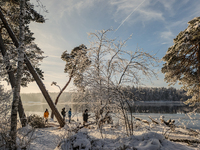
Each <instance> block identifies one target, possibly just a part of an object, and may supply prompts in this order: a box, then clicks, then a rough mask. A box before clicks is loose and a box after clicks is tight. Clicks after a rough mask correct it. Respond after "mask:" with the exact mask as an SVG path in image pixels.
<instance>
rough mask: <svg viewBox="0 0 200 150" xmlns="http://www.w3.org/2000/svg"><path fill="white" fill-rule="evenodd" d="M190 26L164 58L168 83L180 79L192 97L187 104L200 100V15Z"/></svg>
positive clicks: (163, 70)
mask: <svg viewBox="0 0 200 150" xmlns="http://www.w3.org/2000/svg"><path fill="white" fill-rule="evenodd" d="M188 24H189V26H188V27H187V28H186V29H185V30H184V31H181V32H180V33H179V34H178V35H177V37H176V38H175V39H174V45H173V46H171V47H170V48H169V49H168V51H167V53H166V55H165V56H164V57H163V60H164V61H165V62H166V63H165V64H164V66H163V67H162V73H164V74H165V81H166V82H167V83H171V84H175V83H176V82H177V81H179V84H180V85H182V88H183V89H184V90H186V91H187V95H191V96H192V98H191V99H188V100H187V101H186V104H190V105H194V104H195V103H196V102H199V101H200V96H199V91H200V17H196V18H194V19H192V20H191V21H189V22H188Z"/></svg>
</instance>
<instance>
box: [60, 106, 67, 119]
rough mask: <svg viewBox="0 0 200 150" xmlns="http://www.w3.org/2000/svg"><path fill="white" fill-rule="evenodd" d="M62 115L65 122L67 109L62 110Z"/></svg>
mask: <svg viewBox="0 0 200 150" xmlns="http://www.w3.org/2000/svg"><path fill="white" fill-rule="evenodd" d="M61 114H62V116H63V120H64V121H65V116H66V111H65V107H64V108H63V109H62V111H61Z"/></svg>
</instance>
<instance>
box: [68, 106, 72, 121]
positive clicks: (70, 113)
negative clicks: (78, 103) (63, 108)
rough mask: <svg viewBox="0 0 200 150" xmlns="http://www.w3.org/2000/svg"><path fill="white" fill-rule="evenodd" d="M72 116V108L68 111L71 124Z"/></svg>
mask: <svg viewBox="0 0 200 150" xmlns="http://www.w3.org/2000/svg"><path fill="white" fill-rule="evenodd" d="M71 116H72V111H71V108H70V109H69V111H68V117H69V123H70V121H71Z"/></svg>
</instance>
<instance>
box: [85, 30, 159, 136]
mask: <svg viewBox="0 0 200 150" xmlns="http://www.w3.org/2000/svg"><path fill="white" fill-rule="evenodd" d="M111 31H112V30H111V29H108V30H101V31H96V32H95V33H89V37H90V42H91V46H90V48H89V49H88V53H89V58H90V60H91V65H90V67H89V68H88V69H87V70H86V71H85V73H84V74H83V75H84V77H83V82H82V83H83V84H84V86H85V87H87V95H84V94H83V95H84V96H87V98H86V97H83V99H87V101H86V102H87V103H88V104H90V105H93V106H92V107H91V108H93V111H95V113H96V119H97V120H98V119H99V120H100V121H99V123H100V124H101V123H102V122H103V121H105V117H106V115H108V113H109V112H111V111H113V112H118V113H119V112H120V114H121V115H122V116H121V117H122V118H124V123H125V126H126V129H127V134H128V135H130V134H132V133H133V128H132V127H133V126H132V125H131V124H132V123H133V122H132V121H133V120H132V119H131V120H129V117H128V115H129V111H131V106H132V105H133V103H132V102H133V101H132V100H131V99H129V97H128V96H126V95H127V94H126V91H125V90H124V87H125V86H127V85H134V84H135V85H138V84H142V80H141V77H142V76H143V75H144V76H145V77H147V78H149V79H150V77H151V76H156V74H155V72H154V69H153V67H154V66H155V65H154V63H155V62H156V61H157V59H156V58H155V57H154V56H152V55H150V54H149V53H147V52H144V51H143V50H142V49H140V48H137V49H136V50H131V51H127V50H126V49H125V47H126V42H127V40H128V39H130V38H128V39H127V40H124V41H121V40H120V41H117V40H116V39H109V38H108V37H107V35H108V34H109V33H110V32H111ZM91 102H94V103H91ZM103 114H105V116H104V115H103Z"/></svg>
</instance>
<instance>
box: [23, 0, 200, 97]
mask: <svg viewBox="0 0 200 150" xmlns="http://www.w3.org/2000/svg"><path fill="white" fill-rule="evenodd" d="M36 1H37V0H31V3H33V4H37V2H36ZM40 1H41V2H42V4H43V5H44V6H45V8H46V9H47V10H48V13H45V12H44V9H42V8H41V7H35V9H36V10H37V11H38V12H40V13H41V14H42V15H44V16H45V18H46V19H47V20H46V22H45V23H44V24H41V23H35V22H32V23H31V24H30V29H31V31H32V32H33V33H34V35H33V36H34V37H35V38H36V39H35V43H36V44H37V45H38V46H39V47H40V48H41V49H42V50H43V51H44V56H47V58H45V59H44V60H43V61H42V62H41V66H40V67H41V69H42V70H43V71H44V80H43V82H44V85H45V87H46V89H47V90H48V91H49V92H58V91H59V88H58V87H56V86H51V83H52V81H55V82H57V84H58V85H59V86H60V87H61V88H62V87H63V86H64V85H65V83H66V82H67V81H68V75H67V74H66V73H64V66H65V62H64V61H62V60H61V58H60V57H61V54H62V53H63V52H64V51H65V50H68V51H69V52H70V51H71V49H73V48H74V47H76V46H79V45H80V44H85V45H86V46H87V47H89V44H90V43H89V38H88V33H90V32H95V31H96V30H102V29H105V30H106V29H109V28H113V29H114V31H113V32H112V33H111V34H110V35H109V36H110V37H111V38H117V39H118V40H125V39H127V38H128V37H129V36H130V35H131V34H132V38H131V39H130V40H129V41H128V42H127V50H131V51H134V50H135V49H136V47H137V46H138V47H140V48H142V49H144V51H146V52H149V53H151V54H155V53H156V56H157V57H158V58H159V59H162V57H163V56H164V55H165V54H166V52H167V49H168V48H169V47H170V46H172V45H173V39H174V38H175V37H176V35H178V34H179V32H180V31H183V30H184V29H186V28H187V26H188V24H187V22H188V21H190V20H191V19H193V18H194V17H198V16H200V9H199V8H200V1H199V0H59V1H57V0H40ZM162 64H163V62H161V63H160V64H159V65H160V68H161V67H162ZM160 68H159V70H160ZM144 84H145V85H146V86H149V87H168V84H167V83H165V81H164V74H162V73H161V71H160V72H158V80H157V79H155V78H152V83H151V82H146V81H145V83H144ZM174 87H176V88H180V86H179V85H175V86H174ZM73 89H74V86H73V84H71V85H70V86H69V87H67V89H66V90H65V91H72V90H73ZM21 92H22V93H38V92H40V90H39V88H38V86H37V84H36V83H35V82H34V83H31V84H29V86H28V87H26V88H22V89H21Z"/></svg>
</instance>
